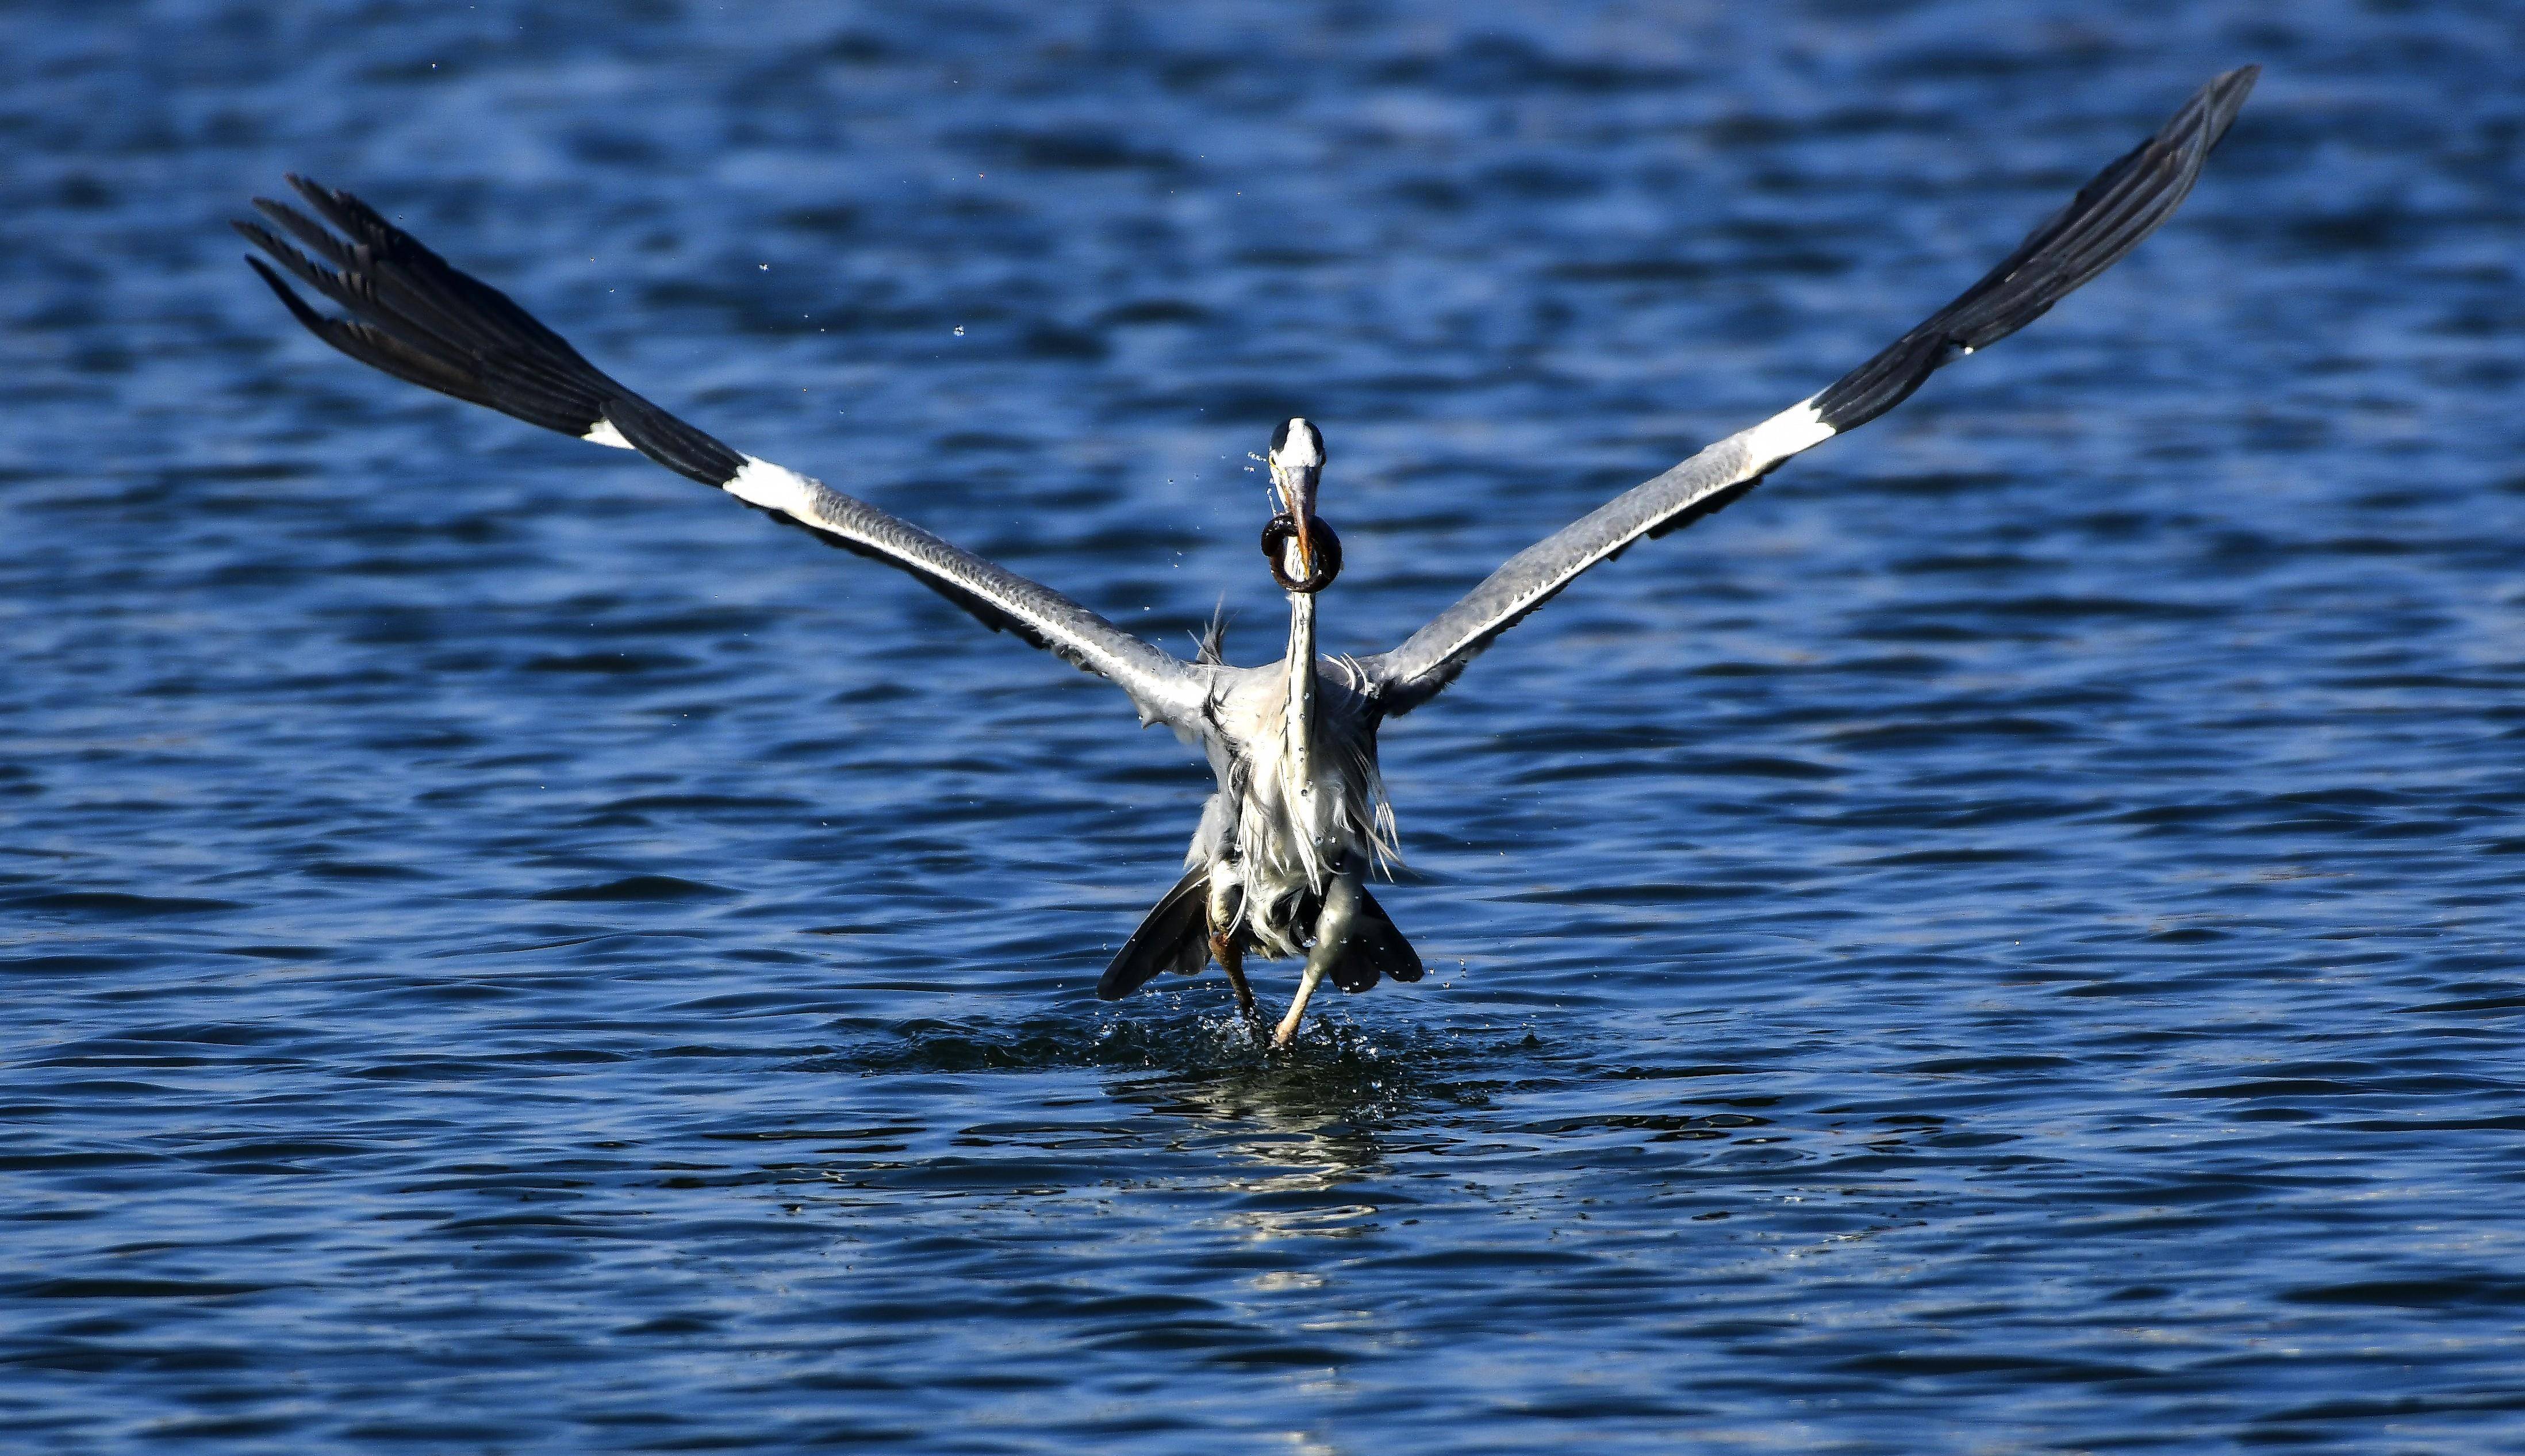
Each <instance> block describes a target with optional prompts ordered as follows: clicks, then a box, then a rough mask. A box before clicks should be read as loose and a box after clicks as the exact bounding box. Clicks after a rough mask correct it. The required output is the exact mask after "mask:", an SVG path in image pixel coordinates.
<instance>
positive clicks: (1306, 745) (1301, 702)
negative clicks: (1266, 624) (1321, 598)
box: [1281, 592, 1315, 785]
mask: <svg viewBox="0 0 2525 1456" xmlns="http://www.w3.org/2000/svg"><path fill="white" fill-rule="evenodd" d="M1286 665H1287V667H1288V669H1289V709H1288V712H1287V714H1286V715H1285V716H1284V717H1283V718H1282V720H1281V731H1282V732H1283V733H1285V734H1286V735H1287V738H1286V740H1285V747H1284V749H1283V752H1284V755H1285V761H1286V762H1287V763H1288V765H1289V767H1290V768H1291V769H1293V770H1294V773H1293V774H1292V775H1291V777H1292V778H1293V779H1294V780H1295V781H1296V782H1297V783H1299V784H1302V785H1312V783H1313V782H1314V777H1315V776H1314V756H1313V755H1314V746H1315V599H1314V596H1313V594H1312V593H1308V592H1291V593H1290V594H1289V657H1288V661H1287V664H1286Z"/></svg>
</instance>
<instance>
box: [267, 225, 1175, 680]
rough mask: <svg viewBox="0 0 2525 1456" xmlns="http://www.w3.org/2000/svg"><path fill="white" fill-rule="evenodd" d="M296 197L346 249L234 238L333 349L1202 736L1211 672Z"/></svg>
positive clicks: (381, 236) (490, 291)
mask: <svg viewBox="0 0 2525 1456" xmlns="http://www.w3.org/2000/svg"><path fill="white" fill-rule="evenodd" d="M289 184H290V185H291V186H292V187H294V188H296V189H297V190H298V195H299V196H300V197H302V198H304V199H306V202H307V205H308V206H309V207H310V208H312V209H314V210H315V212H316V213H317V214H318V215H319V216H321V217H322V218H323V219H324V221H325V222H329V223H331V224H332V225H333V227H334V228H335V229H338V230H339V231H340V233H341V234H342V236H340V237H336V236H335V235H334V233H333V232H330V231H327V230H326V229H325V228H324V226H323V225H322V224H320V223H319V222H317V221H316V219H315V218H310V217H308V216H307V215H306V214H304V213H301V212H299V211H297V210H296V209H294V208H290V207H287V206H285V205H283V204H281V203H277V202H273V201H271V200H270V199H268V198H257V199H255V204H254V205H255V208H256V210H257V211H259V212H261V213H262V214H263V215H264V217H265V218H269V219H270V220H271V221H272V223H273V224H274V225H276V226H277V227H278V228H279V229H280V230H281V231H282V232H286V233H287V234H288V235H289V236H290V238H292V239H294V240H295V241H296V242H297V243H299V244H300V245H301V246H303V247H304V248H305V249H306V250H307V253H302V252H300V251H299V250H298V249H297V248H293V247H291V246H290V245H289V243H287V242H284V241H282V240H281V238H280V237H279V236H278V235H277V234H276V233H274V232H273V231H272V228H270V227H266V226H264V225H263V224H261V223H257V222H239V223H237V224H236V228H237V231H239V232H241V233H243V234H245V236H246V237H247V238H248V239H249V240H250V241H252V242H253V243H254V245H255V246H256V247H258V248H261V249H262V250H263V251H264V252H266V253H268V254H270V255H271V256H272V261H273V262H274V263H277V264H279V265H280V267H283V268H285V269H287V270H288V271H289V272H290V273H291V274H292V275H293V276H295V277H297V278H298V279H299V280H300V281H302V282H304V283H305V284H306V285H307V286H308V287H310V288H312V289H314V290H315V291H316V292H318V293H320V294H322V295H323V296H324V297H325V298H327V299H330V300H332V301H333V303H335V304H337V305H339V306H340V307H341V308H343V309H345V310H348V311H349V312H350V314H351V315H352V316H351V317H349V318H334V317H328V316H327V315H323V314H321V313H319V312H317V311H316V310H315V309H314V308H311V307H309V305H308V304H307V302H306V301H305V300H303V299H301V298H300V297H299V296H298V294H297V293H296V291H295V290H293V289H292V288H290V286H289V285H288V284H287V283H286V282H284V281H282V279H281V277H280V275H279V274H277V273H275V272H273V271H272V268H271V267H268V266H266V265H265V263H264V262H263V260H261V259H259V258H254V257H248V258H247V259H246V262H247V263H249V264H252V265H253V266H254V270H255V271H256V272H258V273H260V274H262V275H263V280H264V281H265V282H266V283H269V284H271V285H272V292H274V293H276V294H278V295H279V296H280V301H281V302H282V303H284V304H286V305H288V307H289V312H290V314H291V315H293V316H294V317H296V318H297V320H298V321H299V322H300V323H303V324H305V325H306V326H307V329H308V331H309V332H310V333H313V334H314V335H316V337H318V338H320V339H322V340H323V341H324V342H325V343H327V344H330V345H332V346H333V347H334V348H336V349H339V350H340V351H342V352H343V353H344V354H347V355H349V356H351V358H353V359H356V360H358V361H359V362H360V363H362V364H369V365H371V367H374V368H377V369H380V370H382V371H384V372H386V373H388V374H392V375H394V376H395V377H396V378H398V379H403V380H408V381H410V382H412V383H414V384H418V385H421V387H422V388H424V389H434V390H437V391H438V392H439V393H441V394H447V395H454V396H455V397H456V398H458V399H460V400H468V401H470V402H472V403H473V404H476V405H483V406H487V407H489V408H491V409H493V410H497V411H499V412H500V413H504V414H514V415H516V416H517V417H518V418H520V419H522V420H524V421H526V422H527V423H528V424H539V425H542V426H543V427H544V428H545V429H548V430H559V431H560V432H561V433H563V434H565V435H575V436H577V437H578V438H579V439H582V440H585V441H588V442H589V443H591V444H596V445H610V446H615V447H619V448H621V449H625V450H636V451H638V452H640V453H641V454H642V455H645V456H647V457H648V458H649V459H651V460H653V461H657V462H658V463H660V464H662V465H664V466H666V467H667V468H668V469H669V470H672V471H674V472H675V473H676V474H678V475H683V476H687V477H689V478H691V479H694V480H698V481H700V482H702V483H703V484H704V485H715V486H718V488H719V489H721V490H723V491H726V492H727V493H728V494H729V495H732V496H734V497H736V498H737V499H738V500H740V501H743V502H745V503H746V504H747V505H749V506H756V507H760V508H762V509H763V510H765V511H767V512H768V513H769V514H770V515H772V516H773V517H774V518H775V519H778V520H781V521H783V522H785V523H788V524H791V525H795V526H800V527H803V528H805V529H806V530H809V531H812V532H814V533H815V534H817V536H820V537H822V538H823V539H825V540H826V541H829V542H831V543H832V544H833V545H835V546H839V547H842V548H844V549H846V550H849V551H853V552H857V553H858V554H859V555H861V556H864V557H868V558H873V559H876V560H880V561H883V562H885V563H886V564H888V565H890V566H895V567H899V568H901V569H902V570H904V571H907V572H910V573H911V574H912V575H913V576H915V577H916V578H918V579H919V580H920V581H921V582H922V583H923V584H924V585H926V586H928V587H930V588H931V589H933V590H935V591H936V592H938V593H939V594H940V595H942V596H944V597H946V598H947V599H948V600H949V601H951V602H954V603H955V604H956V605H957V606H959V607H964V608H965V610H966V611H968V612H971V613H972V614H973V616H974V617H975V618H976V619H978V620H979V621H980V622H981V623H982V624H983V625H984V626H986V627H989V628H991V629H992V630H994V631H1008V632H1014V633H1015V634H1016V635H1017V636H1019V637H1022V638H1024V639H1025V640H1026V641H1028V642H1031V643H1033V644H1034V645H1035V646H1037V647H1040V648H1045V649H1048V650H1050V651H1051V652H1053V653H1056V654H1058V655H1061V656H1062V657H1064V658H1065V659H1067V660H1068V661H1070V662H1073V663H1076V664H1077V665H1078V666H1080V667H1083V668H1085V669H1087V670H1088V671H1090V672H1094V673H1100V674H1102V675H1103V676H1105V677H1108V678H1111V679H1113V680H1114V682H1115V683H1117V684H1119V685H1120V686H1121V688H1122V690H1123V691H1124V692H1126V693H1128V694H1130V695H1131V700H1132V702H1133V703H1134V704H1137V705H1138V707H1139V709H1140V716H1141V718H1142V720H1143V721H1160V722H1165V723H1167V724H1170V725H1173V726H1176V727H1192V726H1195V725H1196V724H1197V721H1198V719H1199V716H1200V712H1201V707H1202V703H1203V700H1204V698H1205V697H1206V695H1207V690H1208V686H1209V682H1210V678H1211V675H1212V672H1213V669H1211V668H1207V667H1200V666H1195V665H1193V664H1190V663H1186V662H1183V661H1181V660H1179V659H1177V658H1176V657H1174V656H1172V655H1169V654H1167V653H1165V652H1163V651H1162V650H1160V649H1158V648H1156V647H1153V646H1151V645H1150V644H1148V643H1146V642H1143V641H1141V640H1140V639H1139V638H1137V637H1134V636H1132V635H1131V634H1130V633H1128V632H1125V631H1123V630H1122V629H1121V628H1119V627H1116V626H1114V624H1113V623H1112V622H1109V621H1107V620H1105V618H1103V617H1101V616H1098V615H1097V614H1096V613H1094V612H1092V611H1089V610H1088V609H1087V608H1086V607H1081V606H1079V605H1078V604H1077V603H1075V602H1073V601H1071V600H1070V599H1068V598H1067V597H1064V596H1063V595H1062V594H1061V593H1059V592H1056V591H1053V590H1052V589H1051V588H1049V587H1046V586H1042V585H1040V584H1038V583H1035V582H1032V581H1029V580H1027V579H1026V578H1024V577H1022V576H1019V575H1017V574H1016V573H1015V572H1014V571H1010V570H1008V569H1007V568H1005V567H1002V566H998V565H995V564H993V563H992V562H990V561H986V560H984V559H983V558H980V557H977V556H975V555H973V554H972V553H971V552H968V551H965V550H962V549H960V548H958V547H955V546H951V545H949V544H948V543H947V542H945V541H942V540H940V539H939V538H938V537H936V536H933V535H931V534H929V533H928V532H927V531H924V530H921V529H920V528H919V527H917V526H915V525H913V524H911V523H909V522H907V521H904V520H901V519H898V518H897V517H895V516H892V515H889V514H887V513H886V512H885V511H882V510H878V509H877V508H875V507H874V506H871V505H869V504H867V503H866V501H862V500H858V499H856V498H854V497H851V496H847V495H844V494H842V493H841V492H840V491H837V490H835V489H833V488H832V487H831V486H828V485H825V484H824V483H823V482H821V481H818V480H811V479H809V478H807V477H806V476H804V475H800V474H798V473H797V472H796V471H794V470H790V469H787V468H785V467H783V466H780V465H775V464H773V463H771V462H770V461H765V460H757V459H755V458H754V457H752V456H749V455H740V454H738V453H737V452H736V451H734V450H731V449H729V448H728V447H727V446H725V445H723V444H720V443H719V442H718V441H717V440H715V439H713V438H711V437H710V436H709V435H706V434H703V433H702V432H701V431H700V430H697V429H695V428H693V427H692V426H691V425H688V424H686V423H684V422H683V421H682V420H680V419H677V418H676V417H675V416H673V415H671V414H669V413H667V412H666V411H664V410H661V409H659V408H658V407H657V406H655V405H653V404H651V403H649V402H648V401H647V400H644V399H642V398H641V397H640V396H638V395H636V394H633V393H632V392H631V391H629V390H627V389H625V388H623V387H622V386H621V385H619V384H618V383H616V382H615V381H614V380H613V379H611V378H609V377H607V376H606V375H605V374H604V373H603V372H602V371H601V370H599V369H598V368H597V367H596V366H595V365H593V364H589V363H588V362H587V361H586V360H585V359H582V358H580V357H579V353H578V351H577V350H575V349H573V348H571V347H570V346H569V342H568V341H567V340H565V339H563V338H562V337H561V335H559V334H556V333H554V332H553V331H552V330H551V329H548V328H546V327H544V326H543V325H542V324H541V323H539V322H537V321H536V320H535V319H534V318H533V317H532V316H531V315H528V314H527V313H526V311H525V310H523V309H520V308H519V307H518V306H517V305H516V304H515V303H513V302H511V301H510V299H509V297H508V295H506V294H504V293H502V292H500V291H499V290H498V289H495V288H493V287H491V286H490V285H488V284H486V283H483V282H482V281H480V280H479V279H476V278H472V277H469V276H467V275H466V274H464V273H462V272H459V271H457V270H456V269H455V268H454V267H449V266H448V264H447V262H446V261H445V260H444V259H441V258H440V257H439V256H438V255H437V254H435V253H432V252H430V251H429V250H428V249H427V248H425V247H422V246H421V242H420V241H419V240H418V239H416V238H414V237H413V236H412V235H411V234H410V233H407V232H405V231H403V230H402V229H401V228H399V227H396V226H395V225H394V224H393V223H390V222H388V221H386V219H385V218H381V217H379V216H377V214H376V212H375V211H374V210H373V209H371V208H370V207H369V206H368V205H367V204H366V203H363V202H361V201H360V200H359V199H358V198H356V197H353V196H352V195H351V194H349V193H347V192H342V191H337V190H335V189H333V188H330V187H322V186H318V185H317V184H316V183H314V182H310V181H308V180H306V179H305V178H302V177H296V176H293V177H291V178H290V179H289ZM346 239H347V240H346ZM308 253H313V254H314V255H315V258H313V259H311V258H310V257H308V256H307V254H308ZM318 260H321V262H320V261H318Z"/></svg>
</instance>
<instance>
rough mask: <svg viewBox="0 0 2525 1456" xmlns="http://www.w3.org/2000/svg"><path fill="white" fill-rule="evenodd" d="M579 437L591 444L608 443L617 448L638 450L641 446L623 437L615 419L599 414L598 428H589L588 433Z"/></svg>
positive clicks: (607, 444)
mask: <svg viewBox="0 0 2525 1456" xmlns="http://www.w3.org/2000/svg"><path fill="white" fill-rule="evenodd" d="M578 438H580V439H582V440H585V441H586V442H587V443H588V444H590V445H606V446H611V447H613V448H614V449H616V450H637V449H639V448H640V447H638V446H636V445H634V444H632V443H631V442H630V441H628V440H625V439H623V438H622V432H621V431H620V430H618V429H616V428H615V427H614V421H613V420H610V419H607V418H605V417H604V416H603V415H598V416H597V420H596V428H594V429H592V430H589V431H588V432H587V433H586V434H584V435H581V436H579V437H578Z"/></svg>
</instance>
